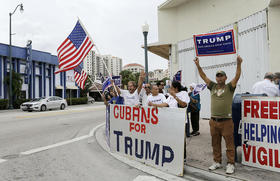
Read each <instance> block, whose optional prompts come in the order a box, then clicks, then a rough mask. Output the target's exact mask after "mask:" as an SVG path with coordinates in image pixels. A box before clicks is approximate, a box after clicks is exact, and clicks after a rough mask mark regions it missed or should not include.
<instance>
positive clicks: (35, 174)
mask: <svg viewBox="0 0 280 181" xmlns="http://www.w3.org/2000/svg"><path fill="white" fill-rule="evenodd" d="M104 121H105V106H103V105H102V104H99V103H96V104H94V105H85V106H72V107H68V108H67V109H66V110H63V111H61V110H53V111H46V112H22V111H20V110H13V111H1V112H0V180H1V181H2V180H26V181H32V180H34V181H35V180H36V181H38V180H52V181H53V180H59V181H60V180H67V181H69V180H73V181H77V180H82V181H87V180H90V181H92V180H94V181H95V180H96V181H98V180H102V181H103V180H104V181H106V180H108V181H109V180H110V181H112V180H121V181H126V180H128V181H131V180H145V179H146V178H149V177H150V176H148V175H147V174H145V173H143V172H141V171H139V170H137V169H134V168H132V167H130V166H128V165H126V164H124V163H122V162H120V161H118V160H116V159H114V158H113V157H112V156H111V155H109V154H108V153H107V152H105V151H104V150H103V149H102V148H101V147H100V146H99V145H98V143H97V142H96V140H95V138H94V137H93V136H90V135H89V134H90V132H91V131H92V129H93V128H94V127H96V126H98V125H100V124H102V123H104ZM141 178H144V179H141ZM149 180H151V179H149Z"/></svg>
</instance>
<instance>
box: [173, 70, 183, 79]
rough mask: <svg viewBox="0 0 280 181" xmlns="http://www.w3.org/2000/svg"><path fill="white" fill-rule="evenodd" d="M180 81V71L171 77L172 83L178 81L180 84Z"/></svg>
mask: <svg viewBox="0 0 280 181" xmlns="http://www.w3.org/2000/svg"><path fill="white" fill-rule="evenodd" d="M181 80H182V70H179V71H178V72H177V73H176V74H175V75H174V77H173V81H179V82H181Z"/></svg>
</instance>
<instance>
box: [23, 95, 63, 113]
mask: <svg viewBox="0 0 280 181" xmlns="http://www.w3.org/2000/svg"><path fill="white" fill-rule="evenodd" d="M66 106H67V102H66V100H65V99H62V98H61V97H57V96H51V97H47V98H45V97H41V98H35V99H33V100H31V101H30V102H25V103H22V104H21V105H20V108H21V109H22V110H23V111H46V110H50V109H61V110H63V109H65V107H66Z"/></svg>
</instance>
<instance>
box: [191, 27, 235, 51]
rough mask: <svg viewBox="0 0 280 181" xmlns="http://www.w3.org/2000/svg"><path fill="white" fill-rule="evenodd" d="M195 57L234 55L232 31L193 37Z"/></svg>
mask: <svg viewBox="0 0 280 181" xmlns="http://www.w3.org/2000/svg"><path fill="white" fill-rule="evenodd" d="M193 39H194V45H195V50H196V55H197V56H215V55H226V54H234V53H236V48H235V41H234V32H233V30H228V31H221V32H215V33H208V34H201V35H194V36H193Z"/></svg>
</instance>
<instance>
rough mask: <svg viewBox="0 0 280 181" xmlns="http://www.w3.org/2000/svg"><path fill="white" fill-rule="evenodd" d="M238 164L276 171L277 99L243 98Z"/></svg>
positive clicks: (279, 155)
mask: <svg viewBox="0 0 280 181" xmlns="http://www.w3.org/2000/svg"><path fill="white" fill-rule="evenodd" d="M242 143H243V145H242V148H243V153H242V163H243V164H245V165H249V166H255V167H259V168H264V169H268V170H273V171H277V172H280V99H279V98H268V97H259V98H243V101H242Z"/></svg>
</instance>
